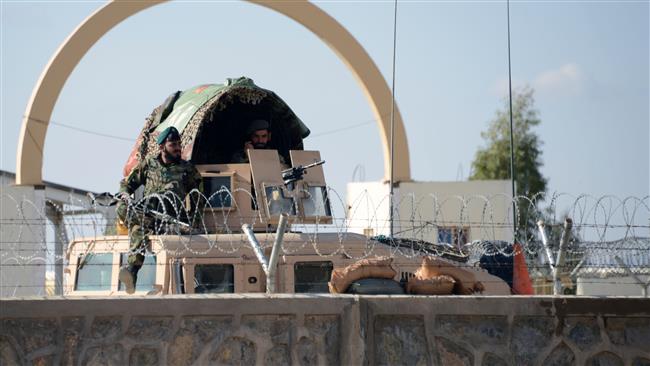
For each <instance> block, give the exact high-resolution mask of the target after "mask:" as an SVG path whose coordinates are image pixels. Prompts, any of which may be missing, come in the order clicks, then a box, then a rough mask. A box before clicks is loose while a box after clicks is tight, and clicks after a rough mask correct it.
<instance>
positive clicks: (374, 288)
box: [346, 278, 404, 295]
mask: <svg viewBox="0 0 650 366" xmlns="http://www.w3.org/2000/svg"><path fill="white" fill-rule="evenodd" d="M346 293H348V294H358V295H403V294H404V288H403V287H402V285H400V284H399V282H397V281H395V280H392V279H387V278H364V279H361V280H357V281H353V282H352V283H351V284H350V286H349V287H348V289H347V291H346Z"/></svg>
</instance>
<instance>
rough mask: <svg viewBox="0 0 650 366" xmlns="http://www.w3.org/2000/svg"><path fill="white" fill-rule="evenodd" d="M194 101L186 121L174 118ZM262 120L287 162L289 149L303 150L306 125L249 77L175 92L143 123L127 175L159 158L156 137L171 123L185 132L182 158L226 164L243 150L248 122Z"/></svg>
mask: <svg viewBox="0 0 650 366" xmlns="http://www.w3.org/2000/svg"><path fill="white" fill-rule="evenodd" d="M201 98H204V99H203V100H201ZM190 103H191V104H193V105H195V106H199V107H198V109H197V110H196V111H195V112H194V113H193V114H191V116H189V118H188V119H185V120H183V118H180V117H179V113H176V115H174V114H173V112H177V111H176V109H178V108H185V107H187V104H190ZM179 106H180V107H179ZM168 117H169V118H168ZM183 117H185V116H184V115H183ZM260 118H261V119H266V120H268V121H269V122H270V125H271V127H270V129H271V132H272V136H273V139H272V142H271V147H272V148H275V149H277V150H278V151H279V153H280V154H282V155H283V156H285V158H287V160H288V153H289V150H301V149H302V148H303V142H302V139H303V138H305V137H307V136H308V135H309V129H308V128H307V126H305V124H304V123H303V122H302V121H301V120H300V119H299V118H298V117H297V116H296V115H295V113H294V112H293V111H292V110H291V108H289V106H288V105H287V104H286V103H285V102H284V101H283V100H282V99H281V98H280V97H278V96H277V95H276V94H275V93H274V92H272V91H270V90H266V89H262V88H259V87H258V86H256V85H255V84H254V83H253V81H252V80H251V79H248V78H244V77H242V78H239V79H228V81H227V82H226V84H224V85H203V86H199V87H197V88H192V89H188V90H186V91H184V92H183V93H180V92H177V93H174V94H172V95H171V96H170V97H169V98H167V100H166V101H165V103H163V104H161V105H160V106H158V107H156V108H155V109H154V110H153V112H152V113H151V114H150V115H149V116H148V117H147V118H146V119H145V125H144V127H143V129H142V131H141V133H140V135H139V137H138V140H137V141H136V146H135V147H134V151H133V152H132V154H131V157H130V159H129V162H127V166H125V169H124V170H125V175H126V174H128V172H129V171H130V170H131V169H132V168H133V166H134V165H135V163H137V162H138V161H141V159H142V157H145V158H148V157H152V156H155V155H156V154H158V145H157V143H156V141H155V140H156V136H157V135H158V133H159V132H160V130H161V129H163V128H166V127H167V126H168V125H174V126H175V127H176V128H177V129H178V130H179V131H180V132H181V140H182V144H183V158H184V159H187V160H192V161H193V162H195V163H211V164H214V163H228V162H229V161H228V159H229V157H230V156H231V154H232V153H233V152H234V151H236V150H237V149H241V147H242V146H243V142H244V141H245V139H246V138H247V137H246V136H245V134H244V131H245V130H246V127H247V124H248V123H249V122H250V121H252V120H254V119H260ZM170 120H171V121H170Z"/></svg>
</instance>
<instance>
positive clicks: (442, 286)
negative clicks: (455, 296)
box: [406, 275, 456, 295]
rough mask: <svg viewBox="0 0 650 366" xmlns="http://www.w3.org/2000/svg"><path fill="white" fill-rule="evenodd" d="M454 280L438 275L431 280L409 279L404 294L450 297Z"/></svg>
mask: <svg viewBox="0 0 650 366" xmlns="http://www.w3.org/2000/svg"><path fill="white" fill-rule="evenodd" d="M455 284H456V280H454V279H453V278H452V277H451V276H447V275H438V276H434V277H432V278H427V279H420V278H417V277H414V278H410V279H409V281H408V283H407V284H406V292H407V293H409V294H415V295H451V293H452V292H453V291H454V285H455Z"/></svg>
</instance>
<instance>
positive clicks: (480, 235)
mask: <svg viewBox="0 0 650 366" xmlns="http://www.w3.org/2000/svg"><path fill="white" fill-rule="evenodd" d="M389 196H390V187H389V184H388V183H387V182H354V183H348V185H347V196H346V205H347V217H348V220H347V223H348V226H349V230H350V231H352V232H357V233H362V234H366V235H368V236H373V235H389V234H390V229H391V228H390V209H389V206H390V203H389ZM393 201H394V210H393V212H394V217H393V233H394V235H395V236H396V237H403V238H414V239H421V240H425V241H428V242H432V243H441V242H444V243H450V244H456V245H457V244H460V245H462V244H465V243H468V242H471V241H473V240H505V241H510V242H512V240H513V233H512V194H511V183H510V181H507V180H489V181H485V180H483V181H466V182H403V183H399V186H398V187H395V188H394V200H393Z"/></svg>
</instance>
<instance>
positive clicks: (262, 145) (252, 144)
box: [230, 119, 285, 164]
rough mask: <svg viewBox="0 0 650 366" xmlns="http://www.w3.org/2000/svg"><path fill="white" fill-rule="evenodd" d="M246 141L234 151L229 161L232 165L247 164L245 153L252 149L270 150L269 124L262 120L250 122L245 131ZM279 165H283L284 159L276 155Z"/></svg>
mask: <svg viewBox="0 0 650 366" xmlns="http://www.w3.org/2000/svg"><path fill="white" fill-rule="evenodd" d="M246 135H247V137H248V140H246V141H245V142H244V148H243V149H241V150H238V151H236V152H235V153H234V154H233V156H232V158H231V159H230V161H231V162H232V163H248V154H247V152H246V151H248V150H253V149H272V147H271V131H270V130H269V123H268V122H267V121H265V120H263V119H257V120H254V121H252V122H251V123H250V124H249V125H248V128H247V129H246ZM278 157H279V158H280V163H282V164H285V159H284V157H283V156H282V155H280V153H278Z"/></svg>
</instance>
